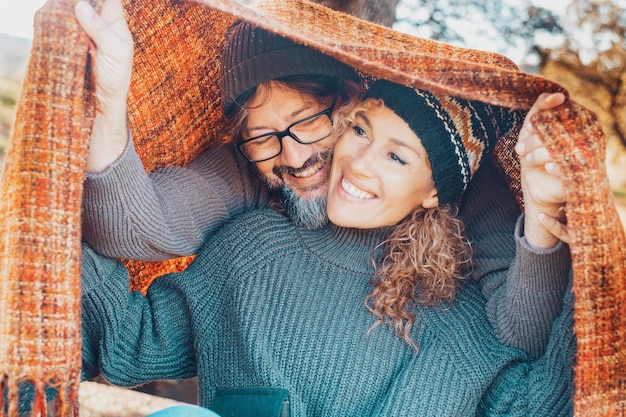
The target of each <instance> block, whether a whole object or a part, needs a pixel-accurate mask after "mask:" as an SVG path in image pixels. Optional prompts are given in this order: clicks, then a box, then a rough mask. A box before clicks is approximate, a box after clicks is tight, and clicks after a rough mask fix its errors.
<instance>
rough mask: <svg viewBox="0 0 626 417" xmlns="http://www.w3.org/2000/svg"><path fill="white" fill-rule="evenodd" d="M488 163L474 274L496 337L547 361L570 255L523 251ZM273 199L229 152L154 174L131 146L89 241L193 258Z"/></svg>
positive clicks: (106, 177) (139, 254)
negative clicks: (211, 240) (230, 226)
mask: <svg viewBox="0 0 626 417" xmlns="http://www.w3.org/2000/svg"><path fill="white" fill-rule="evenodd" d="M484 165H485V166H483V167H481V169H480V170H479V171H478V173H477V174H476V175H475V177H474V179H473V180H472V183H471V184H470V187H469V189H468V190H467V192H466V193H465V196H464V200H463V202H462V204H461V212H460V217H461V218H462V219H463V220H464V222H465V224H466V233H467V235H468V237H469V239H470V241H471V242H472V249H473V251H474V258H473V259H474V270H473V272H472V276H473V278H474V279H476V280H479V281H480V282H481V285H482V288H483V294H484V295H485V297H487V299H488V300H489V303H488V304H487V310H488V317H489V320H490V321H491V322H492V324H493V326H494V328H495V330H496V334H497V335H498V338H499V339H500V340H501V341H502V342H503V343H505V344H507V345H510V346H513V347H519V348H522V349H524V350H526V351H527V352H529V353H531V354H533V355H536V356H540V355H541V354H542V353H543V351H544V349H545V345H546V343H547V340H548V333H549V331H550V328H551V326H552V322H553V320H554V318H555V317H556V316H558V314H559V313H560V312H561V309H562V300H563V294H564V292H565V283H566V278H567V271H568V270H569V268H570V260H569V253H568V248H567V246H566V245H563V244H559V245H558V246H557V247H556V248H554V249H552V250H549V251H536V250H533V249H532V248H530V247H529V246H528V245H527V244H526V243H525V241H523V240H521V241H518V242H517V244H516V242H515V241H514V239H513V234H514V230H515V224H516V220H517V219H518V217H519V209H518V207H517V205H516V203H515V201H514V199H513V196H512V195H511V193H510V191H509V189H508V187H507V185H506V183H505V182H504V180H503V179H502V177H501V175H499V173H498V172H497V171H496V169H495V168H494V167H492V166H491V165H490V164H484ZM268 199H269V196H268V191H267V187H266V186H265V184H264V183H263V182H262V181H261V179H260V178H259V174H258V172H257V171H256V168H255V167H254V164H250V163H248V162H247V161H244V160H243V159H242V158H241V157H240V156H239V155H238V153H237V151H236V150H235V149H234V148H233V147H231V146H219V147H215V148H211V149H208V150H207V151H205V152H203V153H202V154H201V155H200V156H199V157H198V158H196V159H195V160H194V161H192V162H191V163H190V164H189V165H188V166H186V167H168V168H164V169H161V170H159V171H156V172H154V173H151V174H147V173H146V172H145V170H144V168H143V166H142V164H141V161H140V160H139V157H138V156H137V154H136V153H135V151H134V148H133V146H132V142H130V144H129V146H128V147H127V149H126V150H125V152H124V154H123V155H122V156H121V157H120V159H118V160H117V161H116V162H115V163H114V164H113V165H112V166H111V167H110V168H109V169H108V170H107V171H105V172H104V173H101V174H95V175H94V174H92V175H88V176H87V180H86V182H85V195H84V200H83V237H84V239H85V241H86V242H88V243H89V244H90V245H91V246H92V247H93V248H94V249H95V250H96V251H98V252H99V253H101V254H104V255H107V256H111V257H118V258H128V259H143V260H159V259H166V258H170V257H172V256H177V255H186V254H191V253H196V252H197V251H198V249H199V247H200V245H201V244H202V242H203V241H204V240H206V239H207V237H209V236H210V235H211V234H213V233H215V232H216V231H217V230H219V229H220V227H221V226H222V225H223V224H224V223H225V222H227V221H228V220H230V219H233V218H234V217H235V216H237V215H239V214H241V213H243V212H245V211H248V210H251V209H255V208H259V207H264V206H265V205H266V204H267V201H268ZM512 262H513V263H512Z"/></svg>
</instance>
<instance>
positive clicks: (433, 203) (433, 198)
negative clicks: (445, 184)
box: [422, 187, 439, 209]
mask: <svg viewBox="0 0 626 417" xmlns="http://www.w3.org/2000/svg"><path fill="white" fill-rule="evenodd" d="M438 205H439V196H438V195H437V189H436V188H435V187H433V188H431V189H430V193H429V194H428V197H426V198H425V199H424V201H423V202H422V207H424V208H427V209H430V208H435V207H437V206H438Z"/></svg>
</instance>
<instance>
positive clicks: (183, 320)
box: [82, 245, 196, 386]
mask: <svg viewBox="0 0 626 417" xmlns="http://www.w3.org/2000/svg"><path fill="white" fill-rule="evenodd" d="M167 278H168V277H167V276H164V277H161V278H159V279H158V280H157V281H161V284H162V285H161V287H163V289H161V290H157V291H158V294H152V295H149V296H148V297H144V296H143V295H142V294H141V293H139V292H129V291H128V285H129V282H128V275H127V272H126V270H125V268H124V266H123V265H122V264H120V263H119V262H117V261H115V260H113V259H111V258H105V257H103V256H100V255H98V254H96V253H95V252H94V251H93V250H92V249H91V248H89V247H88V246H87V245H83V272H82V284H83V299H82V307H83V310H82V330H83V373H82V376H83V378H84V379H87V378H92V377H93V376H95V375H98V374H101V375H102V376H104V377H105V378H106V379H107V380H108V381H109V382H111V383H113V384H115V385H120V386H132V385H137V384H141V383H145V382H147V381H150V380H154V379H177V378H188V377H191V376H194V375H195V374H196V360H195V353H194V350H193V346H194V344H193V338H192V332H191V326H190V316H189V313H188V311H189V309H188V306H187V305H186V301H185V297H183V296H182V295H181V294H180V292H178V291H176V289H175V288H168V286H167Z"/></svg>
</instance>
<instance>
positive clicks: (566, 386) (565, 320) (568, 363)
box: [476, 280, 576, 417]
mask: <svg viewBox="0 0 626 417" xmlns="http://www.w3.org/2000/svg"><path fill="white" fill-rule="evenodd" d="M573 328H574V296H573V293H572V291H571V280H570V281H569V283H568V287H566V291H565V297H564V305H563V310H562V312H561V314H560V315H559V316H558V317H557V318H556V320H555V321H554V324H553V326H552V328H551V330H550V335H549V342H548V344H547V347H546V351H545V354H544V355H543V356H542V357H540V358H537V359H535V360H533V361H528V362H516V363H512V364H511V365H510V366H509V367H507V368H506V369H504V370H503V371H502V372H500V374H499V375H498V377H497V378H496V379H495V380H494V382H493V383H492V385H491V386H490V388H489V390H488V391H487V392H486V393H485V395H484V397H483V399H482V401H481V404H480V406H479V408H478V410H477V414H476V415H477V416H498V417H503V416H520V417H522V416H535V417H543V416H545V417H561V416H562V417H570V416H571V415H572V414H573V405H574V404H573V401H572V397H573V394H574V361H575V354H576V337H575V335H574V331H573Z"/></svg>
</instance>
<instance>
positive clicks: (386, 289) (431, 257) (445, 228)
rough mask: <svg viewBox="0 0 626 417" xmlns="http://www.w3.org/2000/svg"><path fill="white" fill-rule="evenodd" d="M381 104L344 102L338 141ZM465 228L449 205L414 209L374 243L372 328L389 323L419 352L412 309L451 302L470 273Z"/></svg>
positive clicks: (338, 115)
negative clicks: (359, 117)
mask: <svg viewBox="0 0 626 417" xmlns="http://www.w3.org/2000/svg"><path fill="white" fill-rule="evenodd" d="M379 106H384V103H383V101H382V100H380V99H372V98H369V99H367V100H365V101H357V100H352V101H350V102H348V103H346V104H345V105H344V106H342V107H341V108H340V109H339V110H338V111H337V112H336V113H335V117H334V126H335V129H336V132H337V137H340V136H341V134H342V133H343V132H345V131H346V129H348V128H350V126H351V125H352V123H353V121H354V120H355V117H356V116H357V115H358V114H359V113H361V112H365V111H368V110H372V109H374V108H377V107H379ZM464 228H465V227H464V224H463V222H462V221H461V220H460V219H459V218H458V217H457V208H456V207H455V206H452V205H444V206H439V207H435V208H430V209H426V208H424V207H421V206H420V207H416V208H415V209H414V210H413V211H412V212H411V213H410V214H409V215H408V216H407V217H406V218H404V219H403V220H402V221H401V222H400V223H398V224H397V225H396V226H394V227H393V228H392V231H391V233H390V235H389V237H388V238H387V239H386V240H385V241H383V242H382V243H380V244H379V245H378V248H382V249H383V251H382V255H381V258H380V260H379V261H378V263H377V264H375V266H376V272H375V273H374V277H373V279H372V283H373V285H374V290H373V291H372V293H371V294H369V295H368V296H367V297H366V298H365V304H366V306H367V308H368V309H369V310H370V311H371V312H372V313H373V314H374V316H376V317H377V318H378V320H377V321H376V323H374V325H373V326H372V328H374V327H377V326H379V325H380V324H383V323H388V324H389V325H391V326H393V328H394V330H395V332H396V334H397V335H398V337H400V338H401V339H403V340H405V341H406V342H407V343H408V344H409V345H410V346H411V347H412V348H413V349H415V350H416V351H417V349H418V348H419V346H418V345H417V343H416V342H415V341H414V340H413V339H412V338H411V337H410V335H409V333H410V330H411V328H412V327H413V325H414V324H415V314H414V313H412V312H411V310H414V309H413V308H412V306H413V305H415V304H421V305H425V306H431V307H434V306H440V305H445V304H449V303H451V302H452V301H453V300H454V297H455V294H456V288H457V286H458V284H459V281H460V280H461V279H464V278H466V277H467V275H468V273H469V271H470V268H471V257H472V250H471V246H470V243H469V241H468V240H467V238H466V237H465V236H464Z"/></svg>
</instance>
